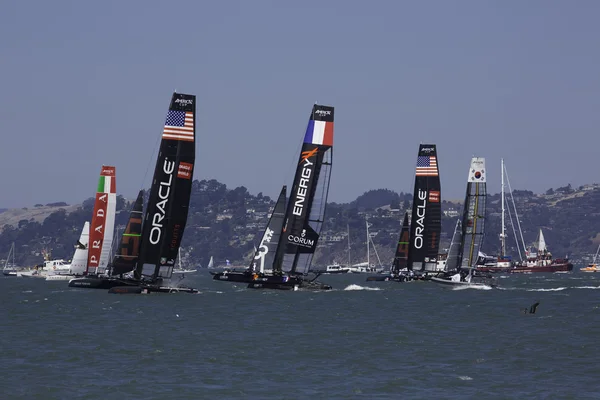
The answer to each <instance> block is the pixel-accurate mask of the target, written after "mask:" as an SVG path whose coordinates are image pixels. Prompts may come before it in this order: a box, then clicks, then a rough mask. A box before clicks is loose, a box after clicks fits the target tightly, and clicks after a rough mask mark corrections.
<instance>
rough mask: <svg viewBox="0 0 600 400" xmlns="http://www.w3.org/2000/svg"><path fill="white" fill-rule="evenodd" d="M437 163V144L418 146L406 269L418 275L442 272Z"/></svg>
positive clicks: (439, 192)
mask: <svg viewBox="0 0 600 400" xmlns="http://www.w3.org/2000/svg"><path fill="white" fill-rule="evenodd" d="M438 161H439V160H438V157H437V149H436V145H435V144H421V145H420V146H419V153H418V156H417V166H416V170H415V188H414V193H413V206H412V215H411V224H410V235H409V237H410V243H409V246H408V259H407V268H408V270H409V271H413V273H414V274H415V275H422V276H427V275H429V274H432V273H436V272H438V271H439V269H438V263H437V258H438V250H439V246H440V234H441V231H442V222H441V221H442V208H441V204H442V203H441V201H442V197H441V184H440V173H439V162H438Z"/></svg>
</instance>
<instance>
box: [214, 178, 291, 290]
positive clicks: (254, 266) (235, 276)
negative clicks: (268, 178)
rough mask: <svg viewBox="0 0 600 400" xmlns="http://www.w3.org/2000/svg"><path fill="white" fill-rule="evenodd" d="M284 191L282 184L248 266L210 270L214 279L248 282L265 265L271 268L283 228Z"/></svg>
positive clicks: (263, 271) (264, 269) (262, 271)
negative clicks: (240, 268) (238, 268)
mask: <svg viewBox="0 0 600 400" xmlns="http://www.w3.org/2000/svg"><path fill="white" fill-rule="evenodd" d="M286 192H287V187H286V186H283V188H282V189H281V192H280V193H279V197H278V198H277V203H275V208H274V209H273V213H272V214H271V217H270V218H269V222H268V223H267V226H266V227H265V230H264V232H263V235H262V238H261V241H260V245H259V246H258V248H256V247H255V248H254V257H253V259H252V261H251V262H250V266H249V267H248V268H246V269H245V270H243V271H235V270H225V271H223V272H212V271H211V272H210V273H211V274H212V275H213V279H214V280H217V281H226V282H246V283H250V282H252V281H253V280H254V279H255V277H256V274H264V273H265V272H266V271H267V268H266V266H269V267H270V268H272V266H273V261H274V260H275V252H276V251H277V244H278V243H279V237H280V236H281V229H282V228H283V217H284V214H285V206H286ZM210 261H211V262H212V257H211V258H210ZM209 264H210V263H209ZM271 272H272V271H271Z"/></svg>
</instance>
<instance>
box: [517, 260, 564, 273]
mask: <svg viewBox="0 0 600 400" xmlns="http://www.w3.org/2000/svg"><path fill="white" fill-rule="evenodd" d="M569 271H573V264H571V263H561V264H550V265H543V266H533V267H525V266H516V267H514V268H512V269H510V273H511V274H527V273H532V272H569Z"/></svg>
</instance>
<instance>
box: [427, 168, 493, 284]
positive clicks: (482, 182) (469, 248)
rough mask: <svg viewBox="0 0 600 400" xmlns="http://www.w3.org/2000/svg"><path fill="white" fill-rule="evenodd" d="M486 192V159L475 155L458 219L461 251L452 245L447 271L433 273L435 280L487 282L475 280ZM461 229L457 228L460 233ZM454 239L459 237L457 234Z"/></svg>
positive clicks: (483, 221) (465, 282) (483, 227)
mask: <svg viewBox="0 0 600 400" xmlns="http://www.w3.org/2000/svg"><path fill="white" fill-rule="evenodd" d="M486 196H487V193H486V169H485V159H484V158H482V157H474V158H472V159H471V166H470V168H469V176H468V179H467V193H466V196H465V204H464V208H463V216H462V221H461V222H460V224H458V223H457V231H458V228H459V227H460V231H458V232H460V236H459V243H460V245H459V247H458V255H457V256H455V255H454V253H453V252H452V248H451V249H450V253H451V254H449V256H448V261H447V263H446V269H447V271H446V272H445V273H444V274H443V275H442V276H440V277H432V278H431V280H432V281H434V282H436V283H442V284H446V285H463V286H464V285H468V286H484V285H486V284H485V283H481V282H474V281H473V277H474V273H473V271H474V269H475V267H476V262H477V257H478V255H479V248H480V247H481V243H482V241H483V234H484V231H485V211H486ZM457 231H455V232H456V233H458V232H457ZM452 241H453V242H454V241H455V237H453V240H452ZM451 247H452V245H451ZM455 265H456V266H457V268H456V269H454V266H455Z"/></svg>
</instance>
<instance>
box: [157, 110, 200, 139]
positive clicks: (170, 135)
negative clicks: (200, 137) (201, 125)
mask: <svg viewBox="0 0 600 400" xmlns="http://www.w3.org/2000/svg"><path fill="white" fill-rule="evenodd" d="M162 137H163V139H171V140H184V141H187V142H193V141H194V113H193V112H190V111H173V110H169V112H168V113H167V120H166V122H165V129H164V130H163V135H162Z"/></svg>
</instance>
